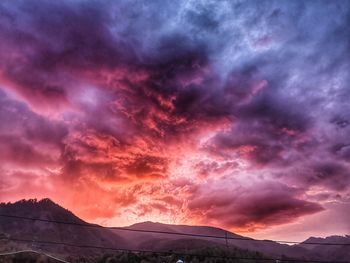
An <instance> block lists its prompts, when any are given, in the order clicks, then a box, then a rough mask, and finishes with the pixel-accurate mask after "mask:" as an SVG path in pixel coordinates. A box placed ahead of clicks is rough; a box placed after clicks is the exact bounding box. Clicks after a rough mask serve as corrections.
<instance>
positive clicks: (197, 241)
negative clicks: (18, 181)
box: [0, 198, 350, 260]
mask: <svg viewBox="0 0 350 263" xmlns="http://www.w3.org/2000/svg"><path fill="white" fill-rule="evenodd" d="M0 214H9V215H17V216H23V217H32V218H39V219H45V220H48V221H49V220H55V221H62V222H71V223H78V224H82V226H76V225H69V224H65V225H63V226H62V225H60V224H58V223H57V222H56V223H52V222H41V221H34V222H33V221H32V220H23V222H22V223H20V224H19V223H17V222H16V220H11V219H9V218H4V217H0V220H1V224H0V234H2V235H5V236H10V237H14V236H15V237H16V236H21V237H27V238H33V236H34V239H35V238H36V239H38V240H41V239H43V240H48V239H49V240H51V239H53V240H58V241H65V240H69V241H70V243H77V244H80V243H82V242H81V241H82V240H81V237H84V238H83V239H84V242H83V243H84V244H86V243H88V244H94V245H98V246H103V247H118V248H124V249H144V250H166V251H167V250H173V249H174V248H176V249H178V250H181V249H182V250H183V249H185V250H186V249H187V250H188V249H190V248H193V247H205V246H208V247H214V246H219V247H223V248H225V247H228V248H232V249H233V248H234V249H243V250H248V251H252V252H259V253H263V254H265V255H270V256H274V257H277V256H278V257H280V256H282V255H284V256H287V257H291V258H308V259H318V258H321V257H322V258H327V259H334V258H336V259H337V260H342V259H344V258H345V259H348V258H350V255H349V257H348V254H347V252H346V251H345V252H344V251H343V250H344V248H336V249H328V250H325V249H322V251H321V252H320V251H319V250H321V249H320V248H319V247H318V246H314V247H310V245H306V244H305V242H306V241H304V242H301V243H300V244H297V245H293V246H289V245H285V244H280V243H277V242H274V241H269V240H266V241H262V240H259V241H258V240H254V239H252V238H247V237H244V236H241V235H238V234H235V233H232V232H230V231H227V230H225V229H222V228H216V227H211V226H191V225H184V224H179V225H173V224H163V223H159V222H152V221H146V222H140V223H136V224H133V225H130V226H127V227H121V228H118V229H110V228H107V227H101V228H99V227H86V226H98V225H96V224H90V223H88V222H86V221H84V220H82V219H80V218H79V217H77V216H75V215H74V214H73V213H72V212H71V211H69V210H68V209H66V208H64V207H61V206H60V205H59V204H57V203H55V202H54V201H52V200H50V199H48V198H45V199H42V200H37V199H29V200H25V199H22V200H19V201H17V202H14V203H0ZM85 224H86V226H84V225H85ZM127 230H133V231H127ZM135 230H136V231H135ZM137 230H145V231H164V232H171V233H174V234H169V233H149V232H147V233H145V232H139V231H137ZM181 233H185V234H186V235H191V234H193V235H202V236H203V237H199V236H192V237H191V236H184V235H181ZM226 235H227V237H228V239H227V240H226V239H225V238H224V237H225V236H226ZM210 236H212V237H210ZM214 236H215V237H221V238H214ZM348 237H349V236H347V237H346V238H348ZM230 238H231V239H230ZM235 238H236V239H235ZM333 238H334V237H333ZM242 239H244V240H242ZM309 239H312V240H313V239H315V237H310V238H309ZM325 240H327V239H326V238H325ZM12 245H13V244H12ZM319 246H320V245H319ZM21 248H23V246H22V247H21ZM41 248H43V249H47V250H48V251H52V247H50V246H41ZM325 251H326V252H327V251H328V252H327V253H328V254H327V255H326V254H325V253H326V252H325ZM58 252H59V253H67V254H70V255H72V254H73V255H79V254H81V253H82V251H81V250H79V249H71V248H67V247H63V248H62V249H60V250H59V251H58ZM90 252H92V254H98V253H100V251H97V250H96V251H94V250H92V251H90ZM84 253H85V252H84ZM335 253H337V254H335ZM338 255H341V256H338Z"/></svg>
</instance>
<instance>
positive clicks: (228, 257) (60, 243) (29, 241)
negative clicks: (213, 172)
mask: <svg viewBox="0 0 350 263" xmlns="http://www.w3.org/2000/svg"><path fill="white" fill-rule="evenodd" d="M0 240H10V241H17V242H28V243H42V244H50V245H64V246H70V247H78V248H86V249H88V248H92V249H102V250H111V251H118V252H130V253H155V254H159V255H161V254H173V255H177V256H193V257H210V258H221V259H240V260H261V261H274V262H278V261H280V262H308V263H348V262H346V261H323V260H301V259H277V258H252V257H232V256H217V255H200V254H195V253H180V252H173V251H156V250H140V249H127V248H115V247H104V246H94V245H77V244H73V243H66V242H58V241H43V240H29V239H20V238H8V237H3V238H0Z"/></svg>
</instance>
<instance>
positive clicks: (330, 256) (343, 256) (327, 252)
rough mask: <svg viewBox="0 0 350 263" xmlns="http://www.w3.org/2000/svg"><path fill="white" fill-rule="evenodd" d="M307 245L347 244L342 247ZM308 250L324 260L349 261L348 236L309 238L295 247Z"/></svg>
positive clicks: (349, 237)
mask: <svg viewBox="0 0 350 263" xmlns="http://www.w3.org/2000/svg"><path fill="white" fill-rule="evenodd" d="M308 243H322V244H348V245H343V246H338V245H336V246H335V245H327V246H325V245H315V244H308ZM297 246H298V247H302V248H305V249H308V250H309V251H311V252H312V253H313V254H315V255H317V256H318V257H319V258H323V259H324V260H336V261H346V260H349V259H350V235H346V236H329V237H326V238H321V237H310V238H308V239H307V240H305V241H304V242H302V243H301V244H298V245H297Z"/></svg>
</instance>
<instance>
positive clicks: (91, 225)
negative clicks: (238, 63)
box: [0, 214, 350, 246]
mask: <svg viewBox="0 0 350 263" xmlns="http://www.w3.org/2000/svg"><path fill="white" fill-rule="evenodd" d="M0 216H2V217H8V218H17V219H24V220H33V221H41V222H46V223H56V224H65V225H75V226H82V227H93V228H105V229H114V230H121V231H130V232H140V233H154V234H168V235H179V236H190V237H202V238H217V239H227V240H241V241H253V242H275V243H285V244H302V245H321V246H350V243H328V242H326V243H322V242H302V243H300V242H297V241H284V240H262V239H251V238H246V237H230V236H227V237H226V235H225V236H215V235H203V234H191V233H183V232H171V231H158V230H146V229H132V228H124V227H105V226H101V225H97V224H89V223H78V222H67V221H58V220H50V219H41V218H35V217H25V216H16V215H6V214H0Z"/></svg>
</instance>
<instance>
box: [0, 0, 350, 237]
mask: <svg viewBox="0 0 350 263" xmlns="http://www.w3.org/2000/svg"><path fill="white" fill-rule="evenodd" d="M349 14H350V8H349V4H348V3H347V2H346V1H334V2H333V1H309V2H302V1H204V0H203V1H198V0H193V1H124V0H122V1H70V0H65V1H57V2H56V1H46V0H44V1H1V2H0V121H1V125H0V149H1V150H0V201H3V202H8V201H16V200H19V199H23V198H26V199H27V198H38V199H40V198H45V197H48V198H51V199H52V200H54V201H55V202H57V203H59V204H61V205H62V206H64V207H66V208H68V209H70V210H71V211H73V212H74V213H76V214H77V215H78V216H79V217H81V218H83V219H84V220H87V221H89V222H96V223H100V224H103V225H107V226H112V225H113V226H122V225H130V224H133V223H136V222H141V221H159V222H164V223H176V224H192V225H211V226H217V227H221V228H226V229H229V230H232V231H234V232H236V233H244V234H245V235H247V236H252V237H259V238H271V239H290V240H295V239H296V240H302V239H303V238H306V237H309V236H311V235H313V236H326V235H330V234H349V233H350V213H345V212H344V211H348V212H349V211H350V203H349V202H350V191H349V190H350V147H349V146H350V125H349V124H350V103H349V95H350V87H349V80H350V78H349V77H350V75H349V72H350V61H349V57H350V56H349V55H350V53H349V48H350V44H349V38H350V32H349V28H348V27H349ZM335 217H336V222H337V223H335V221H334V218H335ZM313 222H318V223H317V224H318V225H317V226H316V225H315V224H314V223H313Z"/></svg>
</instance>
